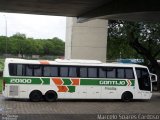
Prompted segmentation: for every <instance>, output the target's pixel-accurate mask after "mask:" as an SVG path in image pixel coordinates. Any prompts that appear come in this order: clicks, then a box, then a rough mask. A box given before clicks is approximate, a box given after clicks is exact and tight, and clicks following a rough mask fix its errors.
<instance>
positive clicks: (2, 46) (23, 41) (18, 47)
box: [0, 33, 65, 56]
mask: <svg viewBox="0 0 160 120" xmlns="http://www.w3.org/2000/svg"><path fill="white" fill-rule="evenodd" d="M6 41H7V45H6ZM6 46H7V53H8V54H14V55H18V54H20V55H21V56H24V55H27V56H31V55H53V56H63V55H64V46H65V43H64V42H63V41H62V40H61V39H59V38H57V37H55V38H53V39H33V38H27V37H26V35H25V34H20V33H17V34H15V35H13V36H11V37H4V36H0V54H4V53H6Z"/></svg>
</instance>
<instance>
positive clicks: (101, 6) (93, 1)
mask: <svg viewBox="0 0 160 120" xmlns="http://www.w3.org/2000/svg"><path fill="white" fill-rule="evenodd" d="M159 6H160V1H159V0H0V11H1V12H2V11H3V12H13V13H28V14H43V15H55V16H68V17H77V18H78V21H79V22H82V21H84V20H88V19H93V18H104V19H125V20H147V21H159V20H160V7H159Z"/></svg>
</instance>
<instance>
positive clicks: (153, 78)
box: [150, 74, 157, 82]
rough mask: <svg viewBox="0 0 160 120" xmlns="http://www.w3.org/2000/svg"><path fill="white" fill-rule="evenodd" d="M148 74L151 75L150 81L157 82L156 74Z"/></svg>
mask: <svg viewBox="0 0 160 120" xmlns="http://www.w3.org/2000/svg"><path fill="white" fill-rule="evenodd" d="M150 76H151V81H152V82H157V75H156V74H150Z"/></svg>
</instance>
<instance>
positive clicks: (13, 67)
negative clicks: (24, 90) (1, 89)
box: [9, 63, 17, 76]
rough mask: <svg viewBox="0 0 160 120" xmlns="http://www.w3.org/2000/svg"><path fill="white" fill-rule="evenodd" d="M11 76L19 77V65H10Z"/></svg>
mask: <svg viewBox="0 0 160 120" xmlns="http://www.w3.org/2000/svg"><path fill="white" fill-rule="evenodd" d="M9 74H10V75H11V76H16V75H17V64H13V63H10V64H9Z"/></svg>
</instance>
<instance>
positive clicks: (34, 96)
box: [29, 90, 42, 102]
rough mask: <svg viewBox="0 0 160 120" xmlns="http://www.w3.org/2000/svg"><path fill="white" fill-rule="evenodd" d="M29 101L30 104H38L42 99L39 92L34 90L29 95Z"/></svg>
mask: <svg viewBox="0 0 160 120" xmlns="http://www.w3.org/2000/svg"><path fill="white" fill-rule="evenodd" d="M29 99H30V101H32V102H39V101H41V99H42V93H41V91H39V90H34V91H32V92H31V93H30V95H29Z"/></svg>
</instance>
